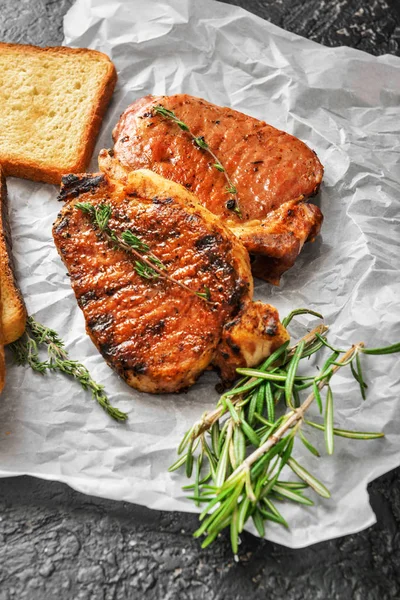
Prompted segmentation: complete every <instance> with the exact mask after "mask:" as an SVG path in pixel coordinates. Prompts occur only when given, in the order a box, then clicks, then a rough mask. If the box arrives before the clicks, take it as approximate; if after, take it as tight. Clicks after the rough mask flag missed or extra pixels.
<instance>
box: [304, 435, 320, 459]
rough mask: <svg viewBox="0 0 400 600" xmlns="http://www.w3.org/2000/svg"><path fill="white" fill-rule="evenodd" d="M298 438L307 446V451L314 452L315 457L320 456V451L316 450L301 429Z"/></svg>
mask: <svg viewBox="0 0 400 600" xmlns="http://www.w3.org/2000/svg"><path fill="white" fill-rule="evenodd" d="M300 439H301V441H302V442H303V444H304V446H305V447H306V448H307V450H308V451H309V452H311V454H314V456H316V457H317V458H319V457H320V456H321V455H320V453H319V452H318V450H317V449H316V448H315V447H314V446H313V445H312V443H311V442H310V441H309V440H308V439H307V438H306V436H305V435H304V433H303V432H302V431H300Z"/></svg>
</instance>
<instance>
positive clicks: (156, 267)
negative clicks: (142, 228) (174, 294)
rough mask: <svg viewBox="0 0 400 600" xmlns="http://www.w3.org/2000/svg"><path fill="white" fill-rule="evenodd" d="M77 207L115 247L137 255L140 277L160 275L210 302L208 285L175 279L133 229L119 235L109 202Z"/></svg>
mask: <svg viewBox="0 0 400 600" xmlns="http://www.w3.org/2000/svg"><path fill="white" fill-rule="evenodd" d="M75 208H78V209H79V210H81V211H82V212H83V213H85V214H87V215H89V217H90V219H91V222H92V223H93V225H94V226H95V227H97V229H99V231H100V233H101V234H102V235H103V236H104V237H105V239H106V240H107V241H108V242H109V243H110V244H111V245H112V246H113V247H114V248H120V249H121V250H124V251H125V252H127V253H128V254H132V255H133V256H135V258H136V259H137V260H135V261H134V270H135V271H136V273H137V274H138V275H139V276H140V277H142V278H143V279H148V280H154V279H158V278H160V277H161V278H163V279H167V280H168V281H170V282H171V283H174V284H176V285H179V287H181V288H183V289H184V290H186V291H188V292H190V293H191V294H195V295H196V296H198V297H199V298H202V299H203V300H205V301H206V302H210V297H211V293H210V290H209V288H208V287H207V286H205V287H204V292H199V291H196V290H193V289H192V288H190V287H189V286H187V285H186V284H184V283H182V282H181V281H178V280H177V279H174V278H173V277H171V276H170V275H168V272H167V267H166V266H165V264H164V263H163V262H162V261H161V260H160V259H159V258H157V256H155V255H154V254H153V253H152V252H151V250H150V246H149V245H148V244H146V243H145V242H143V241H142V240H141V239H140V238H138V237H137V236H136V235H135V234H134V233H133V232H132V231H130V230H129V229H127V230H125V231H123V232H122V233H121V235H119V234H118V233H116V231H114V230H113V229H111V228H110V227H109V220H110V218H111V217H112V207H111V206H110V205H109V204H99V205H98V206H93V204H91V203H90V202H76V204H75ZM210 303H211V302H210Z"/></svg>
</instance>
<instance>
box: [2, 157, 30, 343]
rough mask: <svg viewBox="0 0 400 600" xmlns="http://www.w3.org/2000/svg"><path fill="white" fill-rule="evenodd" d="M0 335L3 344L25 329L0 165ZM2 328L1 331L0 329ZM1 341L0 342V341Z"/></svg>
mask: <svg viewBox="0 0 400 600" xmlns="http://www.w3.org/2000/svg"><path fill="white" fill-rule="evenodd" d="M0 317H1V325H0V335H1V334H2V338H3V344H10V343H11V342H14V341H15V340H17V339H18V338H19V337H20V336H21V335H22V334H23V333H24V331H25V325H26V309H25V304H24V301H23V299H22V295H21V292H20V291H19V288H18V286H17V282H16V280H15V276H14V271H13V260H12V255H11V234H10V228H9V223H8V202H7V187H6V181H5V177H4V174H3V172H2V170H1V167H0ZM1 330H2V331H1ZM0 343H1V342H0Z"/></svg>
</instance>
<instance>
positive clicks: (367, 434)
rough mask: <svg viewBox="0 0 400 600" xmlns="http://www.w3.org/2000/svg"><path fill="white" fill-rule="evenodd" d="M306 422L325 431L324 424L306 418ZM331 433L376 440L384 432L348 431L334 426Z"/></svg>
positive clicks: (355, 438)
mask: <svg viewBox="0 0 400 600" xmlns="http://www.w3.org/2000/svg"><path fill="white" fill-rule="evenodd" d="M306 423H307V425H311V427H314V428H315V429H319V430H320V431H325V427H324V425H321V424H320V423H314V422H313V421H308V420H306ZM333 433H334V435H337V436H339V437H344V438H350V439H352V440H376V439H378V438H382V437H385V434H384V433H381V432H379V431H350V430H348V429H337V428H334V429H333Z"/></svg>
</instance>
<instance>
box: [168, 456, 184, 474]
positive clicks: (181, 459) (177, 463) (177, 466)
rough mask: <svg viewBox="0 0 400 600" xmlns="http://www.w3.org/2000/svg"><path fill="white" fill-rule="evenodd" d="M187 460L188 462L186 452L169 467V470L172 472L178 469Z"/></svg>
mask: <svg viewBox="0 0 400 600" xmlns="http://www.w3.org/2000/svg"><path fill="white" fill-rule="evenodd" d="M185 462H186V454H184V455H183V456H181V457H180V458H178V460H177V461H175V462H174V464H173V465H171V466H170V467H169V468H168V471H169V472H170V473H172V472H173V471H176V470H177V469H179V467H181V466H182V465H184V464H185Z"/></svg>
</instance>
